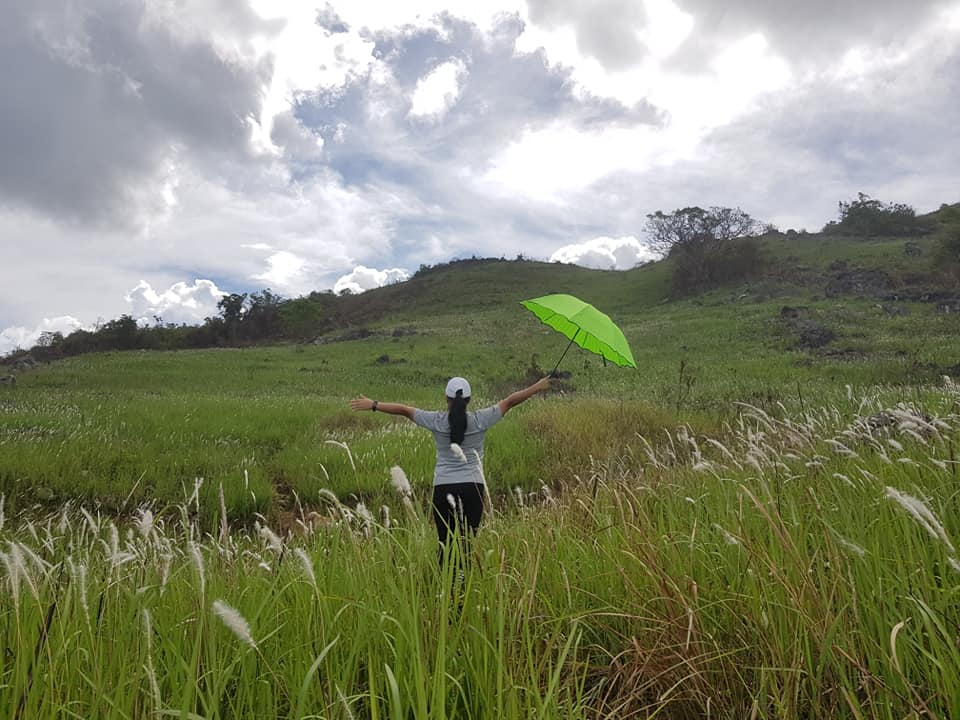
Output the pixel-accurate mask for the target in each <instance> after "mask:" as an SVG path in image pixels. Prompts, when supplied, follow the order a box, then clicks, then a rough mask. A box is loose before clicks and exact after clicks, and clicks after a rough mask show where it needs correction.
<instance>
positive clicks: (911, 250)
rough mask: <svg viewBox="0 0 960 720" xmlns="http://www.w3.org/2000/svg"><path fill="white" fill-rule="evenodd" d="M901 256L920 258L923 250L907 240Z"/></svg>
mask: <svg viewBox="0 0 960 720" xmlns="http://www.w3.org/2000/svg"><path fill="white" fill-rule="evenodd" d="M903 254H904V255H906V256H907V257H920V256H921V255H923V248H922V247H920V245H919V244H918V243H915V242H914V241H913V240H907V242H905V243H904V244H903Z"/></svg>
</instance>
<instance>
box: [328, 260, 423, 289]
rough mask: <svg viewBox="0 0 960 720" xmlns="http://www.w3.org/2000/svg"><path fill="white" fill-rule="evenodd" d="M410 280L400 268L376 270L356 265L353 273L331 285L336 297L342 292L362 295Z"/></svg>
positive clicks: (406, 273)
mask: <svg viewBox="0 0 960 720" xmlns="http://www.w3.org/2000/svg"><path fill="white" fill-rule="evenodd" d="M409 279H410V273H409V272H407V271H406V270H403V269H401V268H390V269H389V270H377V269H375V268H368V267H364V266H363V265H358V266H357V267H355V268H354V269H353V272H351V273H348V274H347V275H344V276H343V277H341V278H340V279H339V280H337V282H336V283H334V285H333V291H334V292H335V293H337V294H338V295H339V294H340V293H342V292H343V291H344V290H349V291H350V292H352V293H362V292H364V291H366V290H373V289H374V288H378V287H383V286H384V285H391V284H393V283H397V282H403V281H404V280H409Z"/></svg>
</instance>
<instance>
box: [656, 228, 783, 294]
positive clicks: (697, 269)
mask: <svg viewBox="0 0 960 720" xmlns="http://www.w3.org/2000/svg"><path fill="white" fill-rule="evenodd" d="M670 258H671V259H672V260H673V290H674V292H675V293H678V294H686V293H690V292H693V291H696V290H704V289H707V288H710V287H714V286H717V285H723V284H725V283H729V282H735V281H740V280H746V279H748V278H753V277H756V276H758V275H760V274H761V273H762V272H763V269H764V267H765V265H766V259H765V258H764V256H763V252H762V251H761V249H760V243H759V242H758V241H757V240H756V239H755V238H741V239H739V240H730V241H728V242H717V241H713V240H704V241H693V242H686V243H682V244H680V245H676V246H674V248H673V250H672V251H671V253H670Z"/></svg>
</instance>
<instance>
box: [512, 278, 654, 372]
mask: <svg viewBox="0 0 960 720" xmlns="http://www.w3.org/2000/svg"><path fill="white" fill-rule="evenodd" d="M520 304H521V305H523V307H525V308H526V309H527V310H529V311H530V312H532V313H533V314H534V315H536V316H537V317H538V318H539V319H540V321H541V322H542V323H544V324H546V325H549V326H550V327H552V328H553V329H554V330H557V331H558V332H560V333H563V335H565V336H566V337H567V338H569V339H570V345H572V344H573V343H576V344H577V345H579V346H580V347H582V348H583V349H584V350H589V351H590V352H592V353H596V354H597V355H599V356H600V357H602V358H603V359H604V360H609V361H610V362H612V363H613V364H615V365H619V366H620V367H632V368H635V367H636V366H637V363H636V362H635V361H634V359H633V353H631V352H630V346H629V345H628V344H627V339H626V338H625V337H624V336H623V332H622V331H621V330H620V328H618V327H617V326H616V324H615V323H614V322H613V320H611V319H610V318H609V317H607V316H606V315H604V314H603V313H602V312H600V311H599V310H597V309H596V308H595V307H594V306H593V305H591V304H590V303H586V302H584V301H583V300H580V299H579V298H576V297H574V296H573V295H562V294H559V295H544V296H543V297H538V298H533V299H532V300H524V301H522V302H521V303H520ZM570 345H567V350H569V349H570ZM563 354H564V355H566V354H567V351H566V350H564V351H563ZM560 359H561V360H563V356H561V357H560ZM559 366H560V363H559V362H558V363H557V367H559ZM554 371H556V368H554Z"/></svg>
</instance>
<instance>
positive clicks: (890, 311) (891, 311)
mask: <svg viewBox="0 0 960 720" xmlns="http://www.w3.org/2000/svg"><path fill="white" fill-rule="evenodd" d="M877 308H879V309H880V310H882V311H883V312H885V313H886V314H887V315H890V316H891V317H905V316H907V315H909V314H910V308H909V307H907V306H906V305H877Z"/></svg>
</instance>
